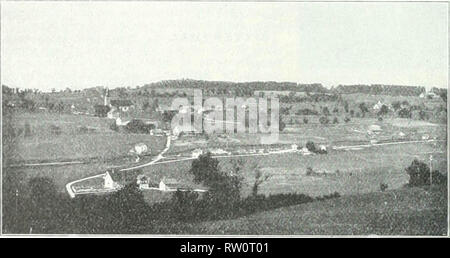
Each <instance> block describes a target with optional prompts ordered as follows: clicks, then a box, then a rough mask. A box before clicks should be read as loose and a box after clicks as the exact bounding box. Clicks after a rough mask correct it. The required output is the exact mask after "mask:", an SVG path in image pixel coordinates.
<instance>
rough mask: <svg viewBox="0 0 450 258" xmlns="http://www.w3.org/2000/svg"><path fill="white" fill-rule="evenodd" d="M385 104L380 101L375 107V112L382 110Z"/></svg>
mask: <svg viewBox="0 0 450 258" xmlns="http://www.w3.org/2000/svg"><path fill="white" fill-rule="evenodd" d="M383 105H384V104H383V103H382V102H381V101H380V100H379V101H378V103H377V104H375V105H373V109H374V110H380V109H381V107H382V106H383Z"/></svg>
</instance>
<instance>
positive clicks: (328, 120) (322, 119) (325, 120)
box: [319, 116, 330, 124]
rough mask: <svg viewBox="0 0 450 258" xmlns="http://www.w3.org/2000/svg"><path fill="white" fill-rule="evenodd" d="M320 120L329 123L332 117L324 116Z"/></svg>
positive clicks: (322, 122)
mask: <svg viewBox="0 0 450 258" xmlns="http://www.w3.org/2000/svg"><path fill="white" fill-rule="evenodd" d="M319 122H320V123H321V124H328V123H329V122H330V119H328V117H325V116H322V117H320V118H319Z"/></svg>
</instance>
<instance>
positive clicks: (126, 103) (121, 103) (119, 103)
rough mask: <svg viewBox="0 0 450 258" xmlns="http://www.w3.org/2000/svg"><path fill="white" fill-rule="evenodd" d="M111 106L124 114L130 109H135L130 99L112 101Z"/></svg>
mask: <svg viewBox="0 0 450 258" xmlns="http://www.w3.org/2000/svg"><path fill="white" fill-rule="evenodd" d="M110 105H111V106H112V107H114V108H116V109H118V110H121V111H123V112H126V111H128V110H129V109H130V108H134V104H133V102H132V101H131V100H129V99H113V100H111V101H110Z"/></svg>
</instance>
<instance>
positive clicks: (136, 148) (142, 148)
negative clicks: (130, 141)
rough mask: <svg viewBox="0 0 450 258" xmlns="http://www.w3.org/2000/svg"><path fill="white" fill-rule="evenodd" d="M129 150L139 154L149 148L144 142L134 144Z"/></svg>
mask: <svg viewBox="0 0 450 258" xmlns="http://www.w3.org/2000/svg"><path fill="white" fill-rule="evenodd" d="M130 152H132V153H136V154H137V155H141V154H144V153H147V152H149V150H148V147H147V145H146V144H145V143H138V144H136V145H134V147H133V149H131V150H130Z"/></svg>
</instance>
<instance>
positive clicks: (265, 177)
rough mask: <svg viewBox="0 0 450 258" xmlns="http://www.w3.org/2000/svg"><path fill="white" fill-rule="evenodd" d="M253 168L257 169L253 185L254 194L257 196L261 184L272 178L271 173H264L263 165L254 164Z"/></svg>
mask: <svg viewBox="0 0 450 258" xmlns="http://www.w3.org/2000/svg"><path fill="white" fill-rule="evenodd" d="M252 170H253V171H255V181H254V182H253V186H252V195H253V196H255V197H256V196H257V195H258V189H259V186H260V185H261V184H262V183H264V182H266V181H267V180H268V179H269V178H270V175H265V174H263V172H262V170H261V167H260V166H259V165H258V164H254V165H253V168H252Z"/></svg>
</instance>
